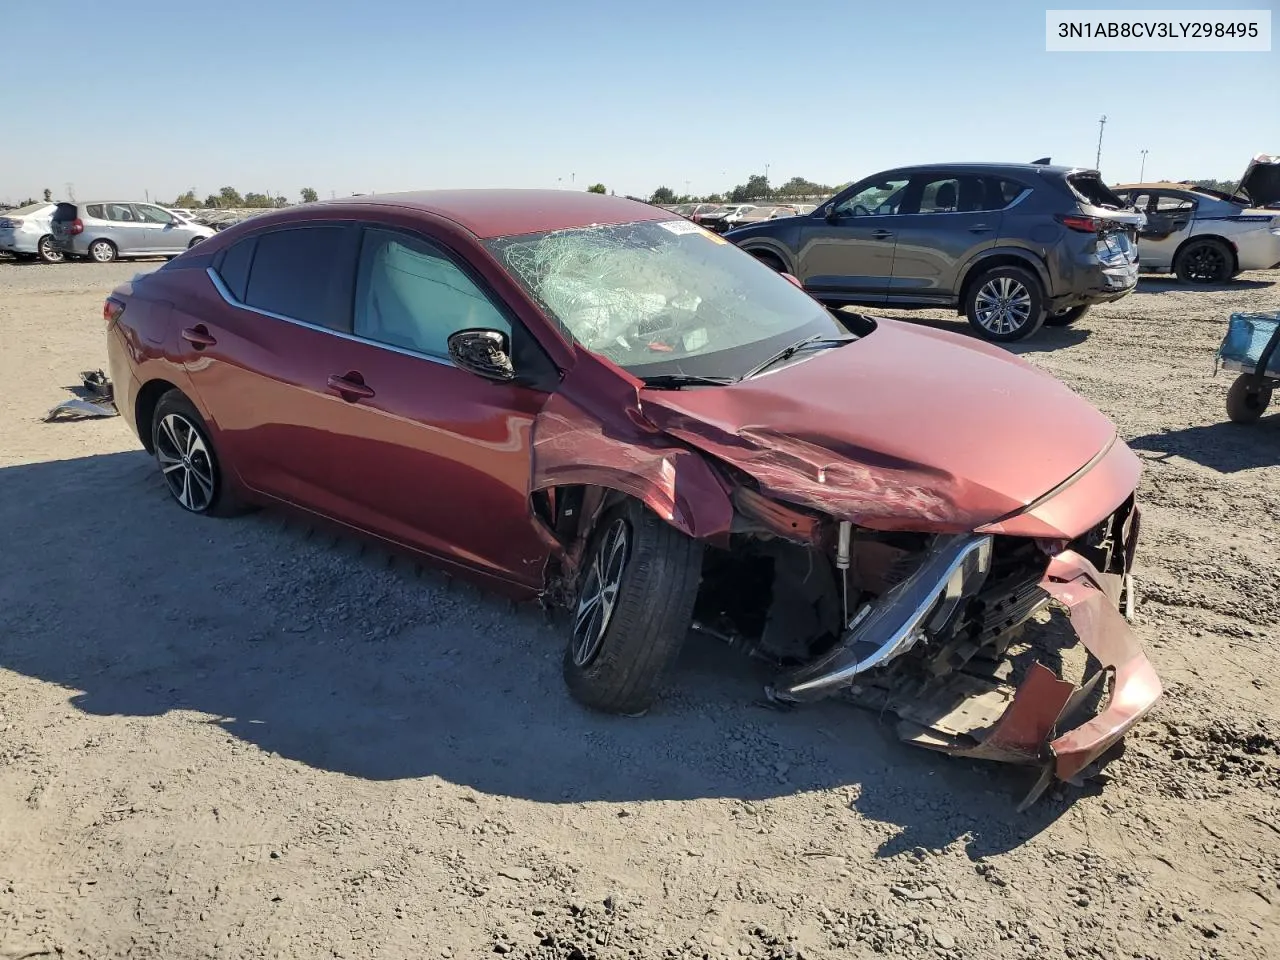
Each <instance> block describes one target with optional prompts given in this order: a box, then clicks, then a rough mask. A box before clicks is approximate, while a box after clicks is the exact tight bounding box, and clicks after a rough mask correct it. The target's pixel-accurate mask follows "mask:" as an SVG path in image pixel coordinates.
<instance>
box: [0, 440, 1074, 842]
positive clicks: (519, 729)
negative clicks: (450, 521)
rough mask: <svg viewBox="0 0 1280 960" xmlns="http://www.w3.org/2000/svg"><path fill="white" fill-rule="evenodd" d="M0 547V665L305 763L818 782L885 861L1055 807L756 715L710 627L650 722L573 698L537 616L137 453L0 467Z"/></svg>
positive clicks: (715, 785) (678, 790)
mask: <svg viewBox="0 0 1280 960" xmlns="http://www.w3.org/2000/svg"><path fill="white" fill-rule="evenodd" d="M82 428H83V429H93V424H91V423H87V424H83V425H82ZM62 429H73V428H72V427H71V426H66V427H63V428H62ZM0 541H2V542H4V543H5V544H6V545H7V547H6V549H5V550H4V551H0V637H2V638H3V643H0V668H2V669H7V670H10V671H14V672H16V673H19V674H23V675H26V676H29V677H34V678H38V679H40V680H43V681H46V682H48V683H53V684H59V685H62V686H64V687H66V688H68V689H69V690H70V691H73V692H71V693H70V694H69V702H70V703H71V704H72V705H74V707H76V708H77V709H79V710H81V711H84V712H85V713H87V714H92V715H95V716H99V717H104V718H114V717H153V716H160V715H164V714H169V713H171V712H172V711H191V713H182V714H179V715H178V716H176V717H170V720H169V722H177V723H193V724H201V725H211V726H216V727H217V728H219V729H220V730H221V731H224V732H225V733H226V734H228V735H231V736H233V737H236V738H239V739H240V740H243V741H245V742H247V743H250V744H253V745H255V746H257V747H258V748H260V749H261V750H263V751H271V752H274V753H277V754H279V755H280V756H282V757H285V758H288V759H290V760H294V761H297V762H300V763H303V764H306V765H308V766H310V767H313V768H317V769H320V770H327V771H333V772H335V773H339V774H344V775H347V776H350V777H358V778H364V779H368V780H378V781H381V780H399V779H406V778H415V777H424V776H429V775H435V776H438V777H441V778H443V779H444V780H447V781H450V782H452V783H455V784H463V785H468V786H471V787H473V788H475V789H476V790H479V791H482V792H484V793H486V794H491V795H498V796H510V797H520V798H525V799H529V800H534V801H540V802H547V803H561V802H581V801H613V802H623V801H628V802H630V801H643V800H689V799H696V798H704V797H733V798H741V799H762V798H770V797H776V796H786V795H790V794H793V793H796V792H798V791H809V790H836V791H837V792H838V793H839V795H841V796H842V797H844V796H846V795H847V796H848V797H849V798H850V799H851V801H852V804H853V806H854V807H855V808H856V809H857V811H858V812H859V813H861V814H862V815H863V816H866V817H869V818H872V819H875V820H880V821H883V822H885V823H887V824H892V825H893V826H895V827H896V828H897V830H896V833H895V835H894V837H893V838H892V839H890V840H888V841H886V842H885V843H884V845H883V846H882V847H881V849H880V854H881V855H883V856H894V855H896V854H898V853H901V852H903V851H907V850H911V849H913V848H915V847H918V846H924V847H941V846H944V845H946V844H948V843H951V842H952V841H955V840H958V839H961V838H964V839H965V841H966V845H967V847H968V850H969V852H970V854H971V855H972V856H975V857H978V856H985V855H988V854H991V853H995V852H999V851H1001V850H1005V849H1008V848H1010V847H1013V846H1016V845H1018V844H1020V843H1022V842H1023V841H1024V840H1025V839H1027V838H1028V837H1030V836H1033V835H1034V834H1036V833H1037V832H1039V831H1040V830H1041V829H1043V828H1044V827H1045V826H1046V825H1047V824H1048V823H1050V822H1052V821H1053V820H1054V819H1055V818H1056V817H1057V816H1059V815H1061V813H1062V812H1063V811H1064V810H1065V809H1066V806H1067V805H1068V804H1069V801H1057V802H1055V801H1053V800H1049V801H1046V802H1044V803H1042V804H1041V805H1040V806H1038V807H1037V808H1034V809H1033V811H1032V812H1030V813H1029V814H1021V815H1019V814H1016V813H1015V812H1014V806H1015V804H1016V802H1017V800H1018V799H1019V798H1020V796H1021V795H1022V792H1023V791H1025V789H1026V788H1027V787H1028V786H1029V784H1030V779H1031V774H1030V773H1029V772H1028V771H1025V770H1015V769H1010V768H1005V767H1000V766H997V765H978V764H975V763H972V762H968V761H955V760H951V759H948V758H945V757H941V756H938V755H934V754H930V753H927V752H925V751H921V750H917V749H913V748H908V747H906V746H903V745H901V744H899V743H898V742H897V741H896V739H895V738H894V737H893V735H892V733H891V732H890V727H889V725H888V724H887V723H885V724H881V723H879V722H878V721H877V719H876V717H874V716H873V715H871V714H868V713H863V712H860V711H857V710H855V709H854V708H852V707H849V706H845V705H842V704H834V703H828V704H819V705H814V706H810V707H805V708H802V709H797V710H794V711H789V712H778V711H776V710H773V709H769V708H766V707H765V706H763V705H762V704H761V702H760V701H761V697H760V690H761V686H762V682H763V680H764V679H765V676H764V674H761V673H759V672H757V671H758V668H757V666H756V665H755V664H753V663H752V662H750V661H747V660H745V659H743V658H740V657H739V656H738V655H737V654H734V653H733V652H731V651H729V650H728V649H726V648H724V647H721V646H719V645H716V644H715V643H714V641H701V642H696V643H691V644H690V648H689V650H688V651H687V655H686V656H685V657H684V660H683V662H682V664H681V666H680V669H679V670H678V672H677V675H676V677H675V679H674V682H673V689H672V690H671V691H670V695H669V696H668V697H667V698H666V699H664V700H663V701H662V703H661V704H660V705H659V706H658V707H657V708H655V709H654V710H653V711H651V712H650V714H649V715H648V716H646V717H643V718H638V719H622V718H616V717H606V716H600V715H596V714H591V713H588V712H587V711H585V710H583V709H581V708H580V707H578V706H577V705H576V704H575V703H574V702H573V701H572V700H570V698H569V697H568V695H567V694H566V692H565V690H564V687H563V684H562V682H561V678H560V657H561V650H562V648H563V641H562V637H561V633H560V629H559V628H557V627H554V626H549V625H547V624H546V623H545V622H544V620H543V618H542V616H541V614H540V613H538V612H537V611H536V610H530V611H513V610H512V609H511V608H510V605H509V604H508V603H506V602H505V601H501V600H498V599H495V598H491V597H489V596H487V595H482V594H479V593H477V592H475V591H473V590H471V589H470V588H463V587H454V588H452V589H446V587H445V582H444V580H443V579H442V578H439V577H437V576H436V575H434V574H430V573H427V574H426V575H421V574H420V573H419V572H416V571H415V568H414V565H413V564H411V563H403V562H402V563H400V564H399V565H396V566H395V567H394V568H391V566H390V561H389V558H388V555H386V554H384V553H380V552H379V551H376V550H371V551H367V552H364V553H363V555H361V551H360V550H359V549H352V548H351V547H350V546H349V545H347V546H343V545H339V546H331V545H329V543H328V542H327V541H325V540H324V538H323V537H319V536H317V537H312V536H311V532H310V530H309V528H306V527H299V526H297V525H296V524H295V525H293V526H291V527H290V526H287V524H285V523H284V522H282V517H281V515H279V514H277V513H275V512H272V511H264V512H261V513H258V514H255V515H252V516H249V517H245V518H241V519H238V520H232V521H217V520H209V519H205V518H200V517H194V516H191V515H188V514H185V513H183V512H181V511H180V510H178V509H177V508H176V507H175V506H174V505H173V504H172V503H171V502H169V500H168V499H167V495H166V493H165V492H164V490H163V487H162V485H161V483H160V480H159V478H158V477H157V476H156V475H155V473H154V470H153V468H152V464H151V461H150V460H149V458H147V457H146V456H145V455H144V454H142V453H140V452H138V453H121V454H111V455H106V456H97V457H88V458H80V459H72V460H65V461H58V462H50V463H39V464H32V465H25V466H15V467H8V468H5V469H0ZM335 598H336V599H335ZM406 611H409V612H408V613H406ZM382 623H396V624H399V625H400V626H401V627H402V629H400V630H399V632H391V633H390V635H386V634H385V632H384V633H382V634H381V635H380V631H379V629H378V626H377V625H378V624H382ZM8 682H12V680H10V681H8ZM9 720H10V722H17V723H20V722H21V718H20V716H17V715H13V714H10V716H9ZM123 730H124V727H123V726H121V727H120V728H119V731H118V732H123ZM218 749H219V748H218V747H217V746H216V745H211V750H213V751H215V752H216V751H217V750H218Z"/></svg>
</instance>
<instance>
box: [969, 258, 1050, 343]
mask: <svg viewBox="0 0 1280 960" xmlns="http://www.w3.org/2000/svg"><path fill="white" fill-rule="evenodd" d="M964 313H965V316H966V317H968V318H969V325H970V326H972V327H973V329H974V330H976V331H977V332H978V336H980V337H982V338H983V339H984V340H992V341H994V342H996V343H1012V342H1014V341H1016V340H1024V339H1026V338H1027V337H1029V336H1031V335H1032V334H1033V333H1035V332H1036V331H1037V330H1039V329H1040V327H1041V326H1043V325H1044V319H1045V310H1044V290H1043V289H1042V288H1041V286H1040V280H1039V278H1038V277H1036V275H1035V274H1033V273H1032V272H1031V271H1030V270H1027V269H1025V268H1023V267H994V268H993V269H991V270H988V271H986V272H985V273H983V274H982V275H981V276H979V277H978V279H977V280H975V281H973V283H971V284H970V285H969V290H968V293H966V294H965V303H964Z"/></svg>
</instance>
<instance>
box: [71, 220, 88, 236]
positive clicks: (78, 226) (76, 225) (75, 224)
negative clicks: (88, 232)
mask: <svg viewBox="0 0 1280 960" xmlns="http://www.w3.org/2000/svg"><path fill="white" fill-rule="evenodd" d="M67 232H68V233H70V234H71V235H72V236H73V237H74V236H75V235H76V234H77V233H84V221H83V220H81V219H80V218H79V217H76V218H75V219H74V220H72V221H71V227H70V229H69V230H68V231H67Z"/></svg>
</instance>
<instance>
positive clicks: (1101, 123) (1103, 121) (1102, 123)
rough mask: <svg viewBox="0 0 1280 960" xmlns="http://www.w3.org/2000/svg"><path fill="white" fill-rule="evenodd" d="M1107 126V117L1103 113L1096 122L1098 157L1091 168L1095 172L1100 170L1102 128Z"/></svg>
mask: <svg viewBox="0 0 1280 960" xmlns="http://www.w3.org/2000/svg"><path fill="white" fill-rule="evenodd" d="M1106 125H1107V115H1106V114H1105V113H1104V114H1103V115H1102V119H1100V120H1099V121H1098V156H1097V157H1096V158H1094V161H1093V168H1094V169H1095V170H1101V169H1102V128H1103V127H1105V126H1106Z"/></svg>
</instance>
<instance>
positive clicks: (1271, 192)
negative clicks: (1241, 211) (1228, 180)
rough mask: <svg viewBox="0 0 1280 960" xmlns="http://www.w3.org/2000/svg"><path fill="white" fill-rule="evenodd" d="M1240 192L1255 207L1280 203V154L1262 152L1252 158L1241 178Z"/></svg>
mask: <svg viewBox="0 0 1280 960" xmlns="http://www.w3.org/2000/svg"><path fill="white" fill-rule="evenodd" d="M1239 192H1240V193H1243V194H1245V195H1247V196H1248V198H1249V202H1250V203H1251V204H1252V205H1253V206H1255V207H1270V206H1275V205H1277V204H1280V156H1267V155H1266V154H1263V153H1260V154H1258V155H1257V156H1256V157H1254V158H1253V159H1252V160H1250V161H1249V165H1248V166H1247V167H1245V170H1244V176H1243V177H1241V178H1240V189H1239Z"/></svg>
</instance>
